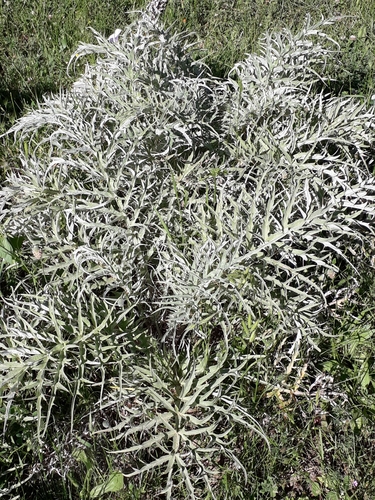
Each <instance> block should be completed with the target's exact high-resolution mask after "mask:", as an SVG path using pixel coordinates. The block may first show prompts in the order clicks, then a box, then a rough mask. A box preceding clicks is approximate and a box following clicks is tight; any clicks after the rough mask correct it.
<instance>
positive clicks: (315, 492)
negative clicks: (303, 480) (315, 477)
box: [310, 481, 322, 497]
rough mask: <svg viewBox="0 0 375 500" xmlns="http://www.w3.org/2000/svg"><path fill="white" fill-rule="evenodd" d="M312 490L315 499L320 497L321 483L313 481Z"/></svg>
mask: <svg viewBox="0 0 375 500" xmlns="http://www.w3.org/2000/svg"><path fill="white" fill-rule="evenodd" d="M310 489H311V495H312V496H313V497H318V496H319V495H321V494H322V491H321V489H320V485H319V483H316V482H314V481H312V482H311V483H310Z"/></svg>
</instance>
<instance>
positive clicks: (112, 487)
mask: <svg viewBox="0 0 375 500" xmlns="http://www.w3.org/2000/svg"><path fill="white" fill-rule="evenodd" d="M123 489H124V476H123V474H121V472H112V473H111V474H110V475H109V477H108V479H107V480H106V481H104V482H103V483H102V484H98V485H97V486H95V487H94V488H92V490H91V491H90V498H98V497H101V496H102V495H105V494H106V493H115V492H116V491H121V490H123Z"/></svg>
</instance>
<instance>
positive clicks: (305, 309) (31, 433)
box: [0, 20, 375, 498]
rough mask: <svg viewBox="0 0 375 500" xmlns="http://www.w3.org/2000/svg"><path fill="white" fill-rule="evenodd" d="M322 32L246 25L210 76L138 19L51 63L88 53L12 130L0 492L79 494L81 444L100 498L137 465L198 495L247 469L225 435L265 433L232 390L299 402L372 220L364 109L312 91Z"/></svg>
mask: <svg viewBox="0 0 375 500" xmlns="http://www.w3.org/2000/svg"><path fill="white" fill-rule="evenodd" d="M323 27H324V23H323V24H320V25H318V26H311V25H310V24H309V22H307V23H306V25H305V27H304V29H303V30H302V31H301V32H300V33H299V34H297V35H292V34H291V33H289V32H283V33H281V34H277V35H267V36H266V37H265V38H264V39H263V41H262V53H261V54H260V55H257V56H255V55H249V56H248V57H247V58H246V59H245V60H244V61H243V62H239V63H238V64H236V65H235V66H234V68H233V70H232V71H231V72H230V75H229V78H228V79H226V80H219V79H216V78H214V77H213V76H212V74H211V72H210V69H209V68H208V67H206V66H205V64H204V63H203V62H202V61H199V60H198V61H196V60H194V58H193V57H192V52H193V51H194V44H193V43H192V42H191V38H190V37H188V36H187V35H180V34H173V33H172V32H171V31H168V30H164V29H162V28H160V27H158V26H155V25H153V24H151V23H149V22H148V21H147V20H146V21H145V20H142V21H140V22H138V23H134V24H132V25H130V26H129V27H128V28H127V29H126V30H125V32H124V33H123V34H122V36H120V37H119V40H118V41H116V42H115V43H110V42H109V41H108V40H106V39H105V38H103V37H102V36H101V35H100V34H98V33H96V32H95V33H94V34H95V37H96V41H97V43H96V44H81V45H80V46H79V48H78V49H77V51H76V52H75V53H74V54H73V56H72V58H71V61H70V70H72V69H73V67H74V62H75V61H76V60H77V59H79V58H81V57H87V56H88V57H89V58H92V57H95V62H94V63H91V64H89V63H88V64H87V65H86V69H85V72H84V74H83V75H82V76H80V77H79V78H78V79H77V81H76V82H75V84H74V85H73V86H72V88H71V89H70V90H68V91H62V92H61V93H60V94H59V95H54V96H48V97H45V99H44V101H43V102H42V103H40V105H39V107H38V109H36V110H34V111H32V112H30V113H29V114H27V115H26V116H24V117H23V118H21V119H20V120H19V121H18V122H17V123H16V124H15V125H14V126H13V127H12V129H11V131H10V132H12V133H14V134H15V137H16V140H17V142H18V144H19V146H20V162H21V165H20V168H19V169H18V170H17V171H13V172H10V173H9V174H8V178H7V182H6V185H5V186H4V187H3V189H2V191H1V194H0V206H1V209H2V210H1V216H0V217H1V219H0V221H1V227H2V231H3V236H2V238H3V242H4V245H3V247H4V248H6V249H7V259H6V261H5V269H7V272H12V273H16V276H17V279H15V283H16V284H14V286H13V287H10V288H9V289H7V290H6V292H4V297H3V306H2V314H1V329H2V340H1V344H0V364H1V379H0V380H1V395H2V400H3V405H2V407H1V409H0V415H1V421H2V426H3V433H4V443H5V444H4V446H5V448H6V449H7V450H11V453H10V454H9V453H8V456H9V457H10V458H8V463H7V464H6V466H5V467H3V470H2V473H3V477H5V478H6V480H4V481H3V480H2V481H3V483H2V484H3V486H1V487H2V489H3V493H4V494H7V493H9V494H11V492H12V491H16V492H17V491H20V492H22V488H23V485H24V484H27V483H30V484H37V483H38V480H39V477H41V475H42V472H43V466H44V469H45V466H46V464H47V462H48V463H49V465H50V467H49V471H48V473H47V480H48V477H50V480H51V481H52V480H53V477H54V474H57V475H60V477H63V478H67V479H69V480H71V482H72V485H73V486H72V487H74V488H76V489H77V488H78V490H80V494H81V497H82V496H83V497H85V498H94V497H96V496H98V495H99V494H100V488H99V489H98V484H95V483H94V482H93V481H94V479H90V478H91V476H92V473H91V472H90V475H89V476H86V479H85V481H84V487H83V486H82V488H81V489H80V486H79V483H78V482H77V480H76V479H74V480H73V479H72V471H73V470H74V468H75V467H76V465H77V462H80V463H81V464H82V463H83V464H86V465H87V464H88V463H89V462H88V459H87V460H86V459H85V458H82V457H85V456H86V455H82V453H83V451H82V450H83V449H85V450H86V448H87V449H88V448H89V447H91V448H92V447H95V449H97V448H98V447H99V444H100V447H101V451H100V452H98V458H97V460H98V469H100V470H101V472H102V473H103V471H107V472H108V474H107V477H104V479H103V478H101V483H100V484H101V485H102V486H101V487H102V489H103V492H106V493H108V492H115V491H118V490H119V489H121V488H122V485H123V482H121V480H120V479H118V478H119V477H121V478H123V477H133V476H139V477H140V478H141V479H140V480H141V481H142V480H143V481H149V482H150V484H151V485H153V486H150V488H152V487H153V488H154V490H155V491H154V492H155V493H156V494H160V495H164V496H165V497H166V498H203V497H206V494H207V492H209V493H210V495H211V496H212V497H213V498H215V496H216V495H217V494H218V491H219V489H220V481H221V478H222V476H223V471H224V469H225V468H228V467H229V468H234V469H235V470H236V471H238V473H239V474H242V476H243V478H244V479H245V480H246V477H247V471H246V468H245V466H244V465H243V464H242V463H241V461H240V459H239V456H240V454H241V450H239V449H238V447H236V445H235V440H234V439H233V435H234V432H235V431H238V429H239V428H240V429H243V432H245V431H246V433H247V435H248V436H249V439H251V440H253V441H254V442H255V441H257V440H259V439H261V440H263V441H264V443H266V447H267V445H268V439H267V435H266V434H265V432H264V430H263V429H262V426H261V425H260V423H259V422H258V421H257V419H256V418H255V416H254V412H255V406H256V405H255V404H254V405H253V406H252V404H251V403H250V402H249V398H248V397H245V396H244V394H243V388H244V387H247V390H248V391H252V390H254V391H255V392H254V398H253V401H255V400H256V393H257V392H256V391H257V390H255V389H254V387H259V386H261V387H262V391H263V394H266V395H267V397H268V398H272V397H273V396H276V397H278V398H282V395H283V394H284V395H285V394H286V395H287V396H288V397H292V396H293V397H294V395H295V393H296V394H297V396H298V397H300V398H307V399H308V398H309V397H310V398H311V397H312V396H311V392H310V390H309V388H310V387H313V386H314V384H315V386H316V380H317V378H318V376H320V375H321V374H320V373H318V368H317V367H316V364H315V361H314V360H315V358H314V353H316V352H317V351H318V350H319V349H320V348H319V345H320V344H321V342H322V341H323V339H325V337H326V336H328V335H330V328H331V322H330V317H331V316H330V315H331V314H332V312H331V311H332V309H333V308H334V307H335V305H336V303H337V302H338V300H339V297H341V296H345V297H347V298H350V296H351V294H352V293H354V291H353V290H354V288H355V283H356V280H357V279H359V277H360V276H361V273H362V272H363V270H364V268H365V266H366V263H369V262H370V260H371V257H372V252H373V246H372V244H371V238H372V237H373V233H374V229H373V227H374V214H375V212H374V208H375V183H374V179H373V177H372V175H371V170H372V168H373V163H372V162H373V159H372V157H373V133H374V125H375V121H374V109H373V108H366V107H365V106H364V105H363V104H361V103H360V102H358V101H357V100H355V99H354V98H340V97H333V96H330V95H328V94H327V93H326V92H325V91H324V85H322V80H321V78H320V77H319V71H321V70H322V68H323V67H324V65H325V64H326V63H327V62H328V61H329V59H330V58H331V57H334V54H335V51H336V50H337V45H336V44H335V42H334V41H333V40H331V39H329V38H328V37H326V36H325V33H324V31H323ZM323 83H324V82H323ZM322 88H323V90H322ZM15 238H16V239H17V242H18V243H17V245H18V246H17V248H16V247H15V246H12V242H14V241H15ZM20 241H21V242H22V245H20V244H19V242H20ZM348 270H350V273H351V275H352V279H351V283H349V282H348V280H342V279H341V277H342V273H343V272H346V273H347V272H348ZM353 285H354V288H353ZM297 396H296V397H297ZM315 396H316V394H315ZM343 397H344V395H343ZM313 400H314V398H312V400H311V404H314V402H313ZM315 401H316V398H315ZM20 427H23V428H24V429H25V431H24V432H25V436H26V438H27V439H24V440H23V442H21V441H20V440H19V439H18V440H15V438H14V436H15V435H17V433H18V432H19V428H20ZM56 429H64V432H65V433H66V434H67V435H68V436H69V439H67V440H66V442H65V444H63V445H61V449H60V455H59V456H57V454H56V453H55V450H54V446H53V443H54V439H55V438H56V436H55V430H56ZM82 443H84V444H82ZM85 447H86V448H85ZM5 448H4V449H5ZM86 451H87V450H86ZM86 451H85V453H86ZM51 457H53V460H52V458H51ZM108 457H111V458H108ZM74 459H75V460H76V461H74ZM48 460H49V461H48ZM36 462H38V463H40V466H36V465H35V463H36ZM90 463H91V462H90ZM52 465H53V466H52ZM87 467H88V466H87ZM89 469H90V471H91V469H92V467H91V466H90V467H89ZM14 471H17V476H18V478H19V479H17V480H15V481H13V482H12V481H11V482H10V486H5V484H6V483H7V482H8V481H9V478H11V477H14ZM43 473H44V474H46V473H45V471H44V472H43ZM87 474H88V473H87ZM111 474H112V475H111ZM113 474H115V475H113ZM87 477H89V479H87ZM155 478H157V479H155ZM44 480H45V478H44ZM90 481H91V482H90ZM99 486H100V485H99ZM85 495H86V496H85Z"/></svg>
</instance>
